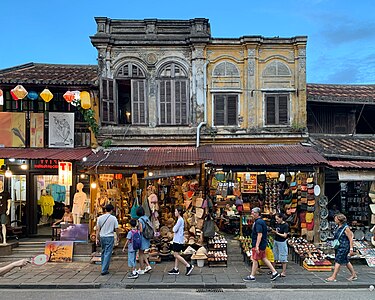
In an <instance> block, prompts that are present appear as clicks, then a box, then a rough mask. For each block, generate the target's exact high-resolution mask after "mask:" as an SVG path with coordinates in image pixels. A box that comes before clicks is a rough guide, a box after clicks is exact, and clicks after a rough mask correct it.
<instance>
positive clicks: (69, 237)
mask: <svg viewBox="0 0 375 300" xmlns="http://www.w3.org/2000/svg"><path fill="white" fill-rule="evenodd" d="M88 239H89V224H61V233H60V240H61V241H74V242H86V243H87V242H88Z"/></svg>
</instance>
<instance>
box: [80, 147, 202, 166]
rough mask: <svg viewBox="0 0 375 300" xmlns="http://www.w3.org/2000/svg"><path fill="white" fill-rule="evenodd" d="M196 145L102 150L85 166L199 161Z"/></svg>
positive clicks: (149, 164) (167, 164)
mask: <svg viewBox="0 0 375 300" xmlns="http://www.w3.org/2000/svg"><path fill="white" fill-rule="evenodd" d="M199 162H200V160H199V156H198V152H197V148H195V147H134V148H116V149H105V150H101V151H99V152H98V153H96V154H92V155H90V156H89V157H88V160H87V161H86V162H85V163H84V165H85V166H104V167H126V166H128V167H132V166H133V167H135V166H172V165H174V166H176V165H186V164H193V163H194V164H195V163H199Z"/></svg>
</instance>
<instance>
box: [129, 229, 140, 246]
mask: <svg viewBox="0 0 375 300" xmlns="http://www.w3.org/2000/svg"><path fill="white" fill-rule="evenodd" d="M131 241H132V245H133V250H138V249H141V247H142V237H141V235H140V233H139V230H132V240H131Z"/></svg>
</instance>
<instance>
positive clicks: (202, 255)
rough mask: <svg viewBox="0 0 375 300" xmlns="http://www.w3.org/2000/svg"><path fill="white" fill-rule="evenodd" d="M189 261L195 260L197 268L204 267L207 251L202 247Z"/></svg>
mask: <svg viewBox="0 0 375 300" xmlns="http://www.w3.org/2000/svg"><path fill="white" fill-rule="evenodd" d="M191 259H196V260H197V265H198V267H203V266H204V260H205V259H207V249H206V248H204V247H200V248H199V249H198V250H197V252H195V253H194V254H193V255H192V256H191ZM202 261H203V263H202Z"/></svg>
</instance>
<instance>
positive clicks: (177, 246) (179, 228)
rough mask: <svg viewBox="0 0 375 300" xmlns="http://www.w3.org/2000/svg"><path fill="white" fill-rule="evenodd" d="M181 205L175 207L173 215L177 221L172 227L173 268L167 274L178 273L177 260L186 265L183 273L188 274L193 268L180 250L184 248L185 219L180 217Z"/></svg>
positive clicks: (181, 212)
mask: <svg viewBox="0 0 375 300" xmlns="http://www.w3.org/2000/svg"><path fill="white" fill-rule="evenodd" d="M182 214H183V210H182V207H176V209H175V212H174V215H175V216H176V217H177V222H176V224H175V225H174V227H173V233H174V236H173V256H174V258H175V261H174V268H173V269H172V270H170V271H169V272H168V274H169V275H179V274H180V271H179V270H178V262H181V263H183V264H184V265H185V267H186V272H185V275H186V276H189V275H190V274H191V272H192V271H193V269H194V266H193V265H191V264H189V263H188V262H187V261H186V260H185V259H184V258H183V257H182V256H181V255H180V252H181V251H183V250H184V227H185V221H184V218H183V217H182Z"/></svg>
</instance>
